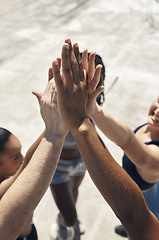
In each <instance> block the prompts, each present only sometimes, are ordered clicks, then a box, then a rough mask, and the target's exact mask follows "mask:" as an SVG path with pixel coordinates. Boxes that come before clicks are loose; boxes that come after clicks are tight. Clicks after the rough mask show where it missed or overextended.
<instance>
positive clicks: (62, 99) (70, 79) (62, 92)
mask: <svg viewBox="0 0 159 240" xmlns="http://www.w3.org/2000/svg"><path fill="white" fill-rule="evenodd" d="M53 74H54V79H55V82H56V87H57V97H58V107H59V115H60V117H61V118H62V120H63V121H64V124H65V125H66V127H68V128H69V129H73V128H78V127H80V124H81V123H82V122H83V120H84V119H85V118H87V113H86V106H87V102H88V93H87V83H86V74H85V73H84V71H83V67H82V61H81V59H80V54H79V48H78V45H77V44H74V45H73V47H72V44H71V42H70V40H66V42H65V44H64V45H63V47H62V73H60V70H59V67H58V61H57V60H56V61H53Z"/></svg>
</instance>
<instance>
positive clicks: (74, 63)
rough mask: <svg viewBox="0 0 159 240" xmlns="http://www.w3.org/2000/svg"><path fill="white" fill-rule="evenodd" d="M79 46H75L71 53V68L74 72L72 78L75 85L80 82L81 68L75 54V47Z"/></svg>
mask: <svg viewBox="0 0 159 240" xmlns="http://www.w3.org/2000/svg"><path fill="white" fill-rule="evenodd" d="M75 45H76V46H78V44H77V43H76V44H74V45H73V48H72V50H71V51H70V66H71V70H72V78H73V82H74V84H78V83H79V82H80V80H79V66H78V62H77V59H76V56H75V53H74V46H75Z"/></svg>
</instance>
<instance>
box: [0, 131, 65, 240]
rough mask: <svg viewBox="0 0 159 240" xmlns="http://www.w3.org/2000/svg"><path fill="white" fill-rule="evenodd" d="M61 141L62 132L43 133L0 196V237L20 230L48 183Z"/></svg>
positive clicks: (6, 237) (15, 235)
mask: <svg viewBox="0 0 159 240" xmlns="http://www.w3.org/2000/svg"><path fill="white" fill-rule="evenodd" d="M63 142H64V136H63V137H62V136H61V137H55V138H54V137H53V136H50V135H48V134H45V136H43V138H42V140H41V142H40V144H39V146H38V148H37V150H36V151H35V153H34V154H33V157H32V159H31V161H30V162H29V164H28V165H27V166H26V168H25V169H24V170H23V172H22V173H21V174H20V175H19V177H18V178H17V179H16V181H15V182H14V183H13V185H12V186H11V187H10V189H9V190H8V191H7V193H6V194H5V195H4V196H3V198H2V199H1V202H0V232H1V236H0V240H1V239H8V240H10V239H11V240H12V239H15V238H16V237H17V236H18V235H19V234H20V232H21V228H22V227H23V224H25V222H26V221H27V220H28V219H29V217H30V216H31V214H32V212H33V211H34V209H35V207H36V206H37V204H38V203H39V201H40V199H41V198H42V196H43V195H44V193H45V191H46V190H47V188H48V186H49V184H50V181H51V179H52V177H53V174H54V171H55V169H56V166H57V162H58V159H59V157H60V153H61V149H62V145H63ZM15 216H16V217H15ZM8 226H9V230H8Z"/></svg>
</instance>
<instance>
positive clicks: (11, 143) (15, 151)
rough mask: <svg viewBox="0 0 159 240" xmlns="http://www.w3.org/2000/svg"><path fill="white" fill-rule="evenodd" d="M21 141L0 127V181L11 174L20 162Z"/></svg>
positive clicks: (21, 158)
mask: <svg viewBox="0 0 159 240" xmlns="http://www.w3.org/2000/svg"><path fill="white" fill-rule="evenodd" d="M22 160H23V157H22V154H21V143H20V141H19V140H18V138H17V137H16V136H15V135H13V134H12V133H11V132H10V131H8V130H7V129H5V128H0V182H1V181H3V180H4V179H6V178H8V177H10V176H13V175H14V174H15V173H16V171H17V170H18V168H19V167H20V165H21V163H22Z"/></svg>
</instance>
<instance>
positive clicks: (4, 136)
mask: <svg viewBox="0 0 159 240" xmlns="http://www.w3.org/2000/svg"><path fill="white" fill-rule="evenodd" d="M11 134H12V133H11V132H10V131H8V130H7V129H5V128H1V127H0V153H1V152H3V151H4V148H5V144H6V143H7V142H8V140H9V137H10V136H11Z"/></svg>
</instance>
